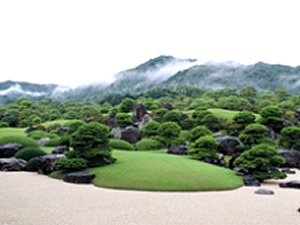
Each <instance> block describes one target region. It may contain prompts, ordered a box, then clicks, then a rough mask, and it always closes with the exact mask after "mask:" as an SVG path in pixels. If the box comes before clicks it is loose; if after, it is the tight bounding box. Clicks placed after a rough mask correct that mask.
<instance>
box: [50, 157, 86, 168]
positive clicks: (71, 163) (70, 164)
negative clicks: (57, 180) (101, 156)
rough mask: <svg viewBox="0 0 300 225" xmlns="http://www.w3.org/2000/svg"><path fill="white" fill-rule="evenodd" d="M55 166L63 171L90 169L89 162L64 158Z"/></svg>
mask: <svg viewBox="0 0 300 225" xmlns="http://www.w3.org/2000/svg"><path fill="white" fill-rule="evenodd" d="M55 165H56V166H57V167H58V168H59V169H62V170H82V169H85V168H87V167H88V161H87V160H86V159H83V158H71V159H70V158H62V159H57V160H56V161H55Z"/></svg>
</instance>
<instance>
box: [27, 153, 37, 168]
mask: <svg viewBox="0 0 300 225" xmlns="http://www.w3.org/2000/svg"><path fill="white" fill-rule="evenodd" d="M38 157H39V156H36V157H32V158H31V159H30V160H29V161H27V164H26V167H25V170H26V171H37V166H36V160H37V159H38Z"/></svg>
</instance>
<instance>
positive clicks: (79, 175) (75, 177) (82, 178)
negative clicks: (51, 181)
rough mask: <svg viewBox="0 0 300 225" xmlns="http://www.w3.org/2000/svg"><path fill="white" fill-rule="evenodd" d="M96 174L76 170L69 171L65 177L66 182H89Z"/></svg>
mask: <svg viewBox="0 0 300 225" xmlns="http://www.w3.org/2000/svg"><path fill="white" fill-rule="evenodd" d="M94 177H95V174H93V173H89V172H84V171H81V172H75V173H69V174H67V175H66V176H65V177H64V181H65V182H69V183H75V184H89V183H91V181H92V180H93V179H94Z"/></svg>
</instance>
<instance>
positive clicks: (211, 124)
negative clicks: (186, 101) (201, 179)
mask: <svg viewBox="0 0 300 225" xmlns="http://www.w3.org/2000/svg"><path fill="white" fill-rule="evenodd" d="M200 124H202V125H204V126H206V127H207V128H208V129H210V130H211V131H213V132H216V131H219V130H220V129H221V122H220V120H219V119H218V117H216V116H215V115H214V114H212V113H210V114H207V115H206V116H204V118H203V119H202V120H201V121H200Z"/></svg>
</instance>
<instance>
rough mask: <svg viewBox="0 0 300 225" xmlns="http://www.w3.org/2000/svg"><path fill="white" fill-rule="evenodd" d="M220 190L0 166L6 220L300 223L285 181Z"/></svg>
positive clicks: (2, 220) (297, 196) (9, 224)
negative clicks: (110, 184) (110, 182)
mask: <svg viewBox="0 0 300 225" xmlns="http://www.w3.org/2000/svg"><path fill="white" fill-rule="evenodd" d="M299 179H300V171H299V170H297V174H296V175H289V176H288V178H287V179H285V180H272V181H269V182H266V183H265V184H263V185H262V187H261V188H267V189H270V190H273V191H274V192H275V195H258V194H254V191H255V190H257V189H258V187H242V188H239V189H236V190H233V191H219V192H144V191H123V190H111V189H104V188H98V187H94V186H93V185H84V184H70V183H65V182H63V181H61V180H55V179H51V178H49V177H47V176H45V175H39V174H37V173H28V172H0V225H56V224H59V225H77V224H78V225H81V224H82V225H93V224H97V225H98V224H99V225H102V224H103V225H108V224H117V225H123V224H130V225H134V224H147V225H148V224H149V225H150V224H151V225H167V224H172V225H174V224H178V225H182V224H186V225H194V224H199V225H200V224H201V225H205V224H208V225H214V224H216V225H222V224H229V225H250V224H253V225H276V224H278V225H299V224H300V213H299V212H297V209H298V208H299V207H300V190H297V189H291V188H280V187H279V186H278V183H279V182H283V181H284V182H286V181H288V180H299Z"/></svg>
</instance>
